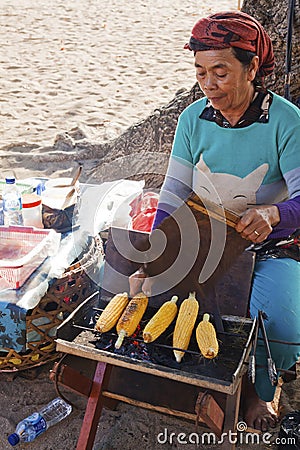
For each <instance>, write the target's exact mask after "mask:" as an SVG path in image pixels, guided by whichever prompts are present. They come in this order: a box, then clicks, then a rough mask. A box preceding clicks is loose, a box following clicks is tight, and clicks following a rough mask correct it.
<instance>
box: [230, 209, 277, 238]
mask: <svg viewBox="0 0 300 450" xmlns="http://www.w3.org/2000/svg"><path fill="white" fill-rule="evenodd" d="M279 222H280V215H279V210H278V208H277V206H274V205H270V206H260V207H258V208H250V209H247V211H246V212H245V213H244V214H243V216H242V218H241V220H240V221H239V222H238V224H237V225H236V231H237V232H238V233H240V234H241V235H242V237H243V238H245V239H248V240H249V241H252V242H255V243H259V242H263V241H264V240H265V239H267V237H268V236H269V234H270V233H271V231H272V230H273V226H275V225H277V224H278V223H279Z"/></svg>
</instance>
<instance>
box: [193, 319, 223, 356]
mask: <svg viewBox="0 0 300 450" xmlns="http://www.w3.org/2000/svg"><path fill="white" fill-rule="evenodd" d="M196 339H197V343H198V346H199V349H200V352H201V354H202V355H203V356H204V358H209V359H212V358H215V357H216V356H217V354H218V351H219V343H218V340H217V335H216V330H215V327H214V326H213V324H212V323H211V322H209V314H207V313H206V314H204V315H203V320H202V321H201V322H200V323H199V325H198V326H197V328H196Z"/></svg>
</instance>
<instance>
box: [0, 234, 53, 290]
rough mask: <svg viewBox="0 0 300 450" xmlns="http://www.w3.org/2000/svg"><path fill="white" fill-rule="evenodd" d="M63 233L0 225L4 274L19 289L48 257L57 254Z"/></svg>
mask: <svg viewBox="0 0 300 450" xmlns="http://www.w3.org/2000/svg"><path fill="white" fill-rule="evenodd" d="M60 239H61V236H60V234H58V233H56V232H55V231H54V230H40V229H36V228H33V227H1V228H0V277H2V278H3V279H4V280H5V281H6V284H7V287H8V288H10V289H19V288H20V287H21V286H22V285H23V284H24V282H25V281H26V280H27V278H28V277H29V276H30V275H31V274H32V273H33V272H34V271H35V270H36V269H37V267H38V266H39V265H40V264H41V263H42V262H43V261H44V259H45V258H47V256H53V255H55V254H56V253H57V251H58V248H59V245H60Z"/></svg>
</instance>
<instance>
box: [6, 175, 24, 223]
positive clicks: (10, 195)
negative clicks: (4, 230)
mask: <svg viewBox="0 0 300 450" xmlns="http://www.w3.org/2000/svg"><path fill="white" fill-rule="evenodd" d="M2 198H3V213H4V225H6V226H10V225H22V224H23V217H22V200H21V194H20V192H19V189H18V187H17V185H16V179H15V178H13V177H11V178H6V184H5V186H4V188H3V193H2Z"/></svg>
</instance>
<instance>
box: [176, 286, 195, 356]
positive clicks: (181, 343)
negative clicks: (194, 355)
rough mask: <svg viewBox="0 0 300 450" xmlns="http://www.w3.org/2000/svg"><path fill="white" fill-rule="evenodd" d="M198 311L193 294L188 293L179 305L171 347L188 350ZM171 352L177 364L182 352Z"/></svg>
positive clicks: (182, 354)
mask: <svg viewBox="0 0 300 450" xmlns="http://www.w3.org/2000/svg"><path fill="white" fill-rule="evenodd" d="M198 310H199V304H198V301H197V299H196V297H195V292H190V294H189V297H188V298H186V299H185V300H184V301H183V302H182V303H181V305H180V308H179V313H178V317H177V320H176V324H175V329H174V334H173V347H177V348H182V349H183V350H187V349H188V346H189V343H190V339H191V335H192V332H193V329H194V326H195V322H196V319H197V315H198ZM173 352H174V355H175V358H176V361H177V362H178V363H179V362H180V361H181V360H182V358H183V356H184V352H183V351H180V350H173Z"/></svg>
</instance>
